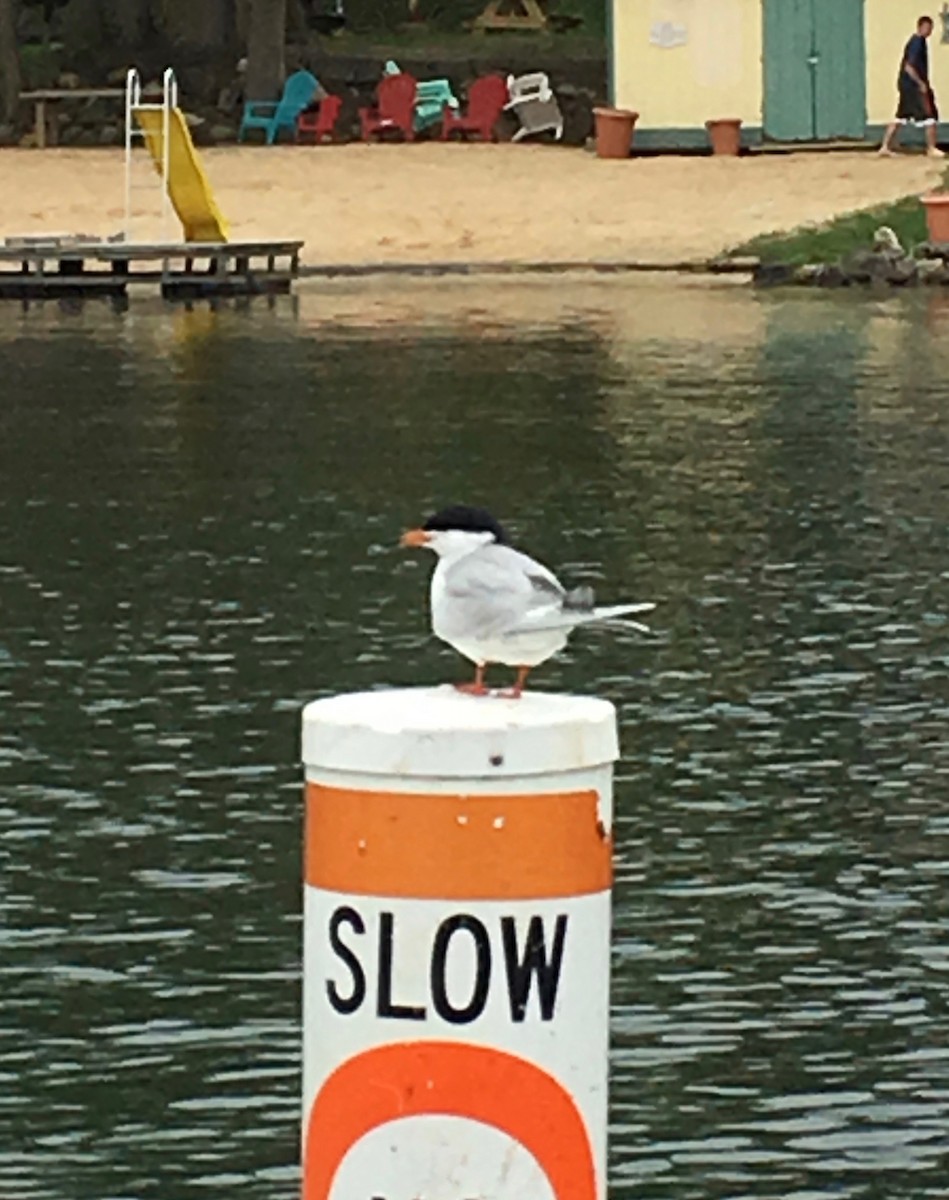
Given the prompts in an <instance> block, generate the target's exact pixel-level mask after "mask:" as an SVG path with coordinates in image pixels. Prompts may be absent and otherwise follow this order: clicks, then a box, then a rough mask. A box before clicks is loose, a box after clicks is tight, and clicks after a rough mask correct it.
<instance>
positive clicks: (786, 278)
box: [752, 263, 794, 287]
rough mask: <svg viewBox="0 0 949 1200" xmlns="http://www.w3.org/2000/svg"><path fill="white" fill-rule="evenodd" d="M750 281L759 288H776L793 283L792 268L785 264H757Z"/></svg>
mask: <svg viewBox="0 0 949 1200" xmlns="http://www.w3.org/2000/svg"><path fill="white" fill-rule="evenodd" d="M752 280H753V282H755V283H756V284H758V286H759V287H777V286H779V285H780V284H782V283H793V282H794V268H793V267H791V266H788V264H787V263H758V265H757V267H755V270H754V274H753V275H752Z"/></svg>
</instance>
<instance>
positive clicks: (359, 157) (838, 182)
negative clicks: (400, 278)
mask: <svg viewBox="0 0 949 1200" xmlns="http://www.w3.org/2000/svg"><path fill="white" fill-rule="evenodd" d="M201 157H202V161H203V163H204V166H205V169H206V171H207V174H208V176H209V177H210V179H211V183H212V185H213V187H214V191H215V194H216V198H217V201H218V204H219V206H220V207H221V209H222V210H223V212H224V214H225V216H226V217H227V219H228V220H229V222H230V226H231V236H232V238H233V239H235V240H238V239H253V238H263V237H273V238H302V239H304V240H305V242H306V249H305V252H304V260H305V262H306V263H308V264H312V265H319V264H343V263H352V264H368V263H394V262H412V263H421V262H499V261H515V262H525V261H532V262H533V261H552V260H556V261H565V260H573V261H621V262H625V261H647V262H654V263H672V262H678V261H699V260H703V259H706V258H709V257H711V256H713V255H715V254H718V253H720V252H722V251H723V250H726V249H727V248H729V247H731V246H733V245H735V244H736V243H738V242H740V241H742V240H743V239H745V238H747V237H750V236H752V235H754V234H758V233H763V232H767V231H771V230H777V229H787V228H790V227H792V226H795V225H798V224H801V223H804V222H813V221H822V220H826V219H827V218H829V217H832V216H834V215H836V214H838V213H842V212H846V211H848V210H851V209H854V208H859V207H862V206H864V205H867V204H875V203H882V202H884V201H888V200H893V199H896V198H898V197H899V196H902V195H905V194H907V193H912V192H923V191H925V190H926V189H927V188H929V187H931V186H932V185H933V184H934V183H935V182H936V181H937V179H938V178H939V175H940V168H939V165H938V164H933V163H932V162H930V161H927V160H926V159H925V158H924V157H922V156H919V155H907V156H901V157H898V158H895V159H890V160H882V159H880V158H878V157H877V156H876V155H875V154H871V153H867V152H854V153H849V152H848V153H828V154H814V153H808V154H794V155H761V156H757V157H749V158H742V159H714V158H699V157H694V158H690V157H673V156H666V157H661V158H641V159H631V160H629V161H623V162H617V161H602V160H599V159H597V158H596V157H595V156H594V155H592V154H590V153H587V152H585V151H582V150H567V149H564V148H561V147H556V146H541V145H530V146H514V145H500V146H490V145H489V146H485V145H439V144H430V143H423V144H421V145H415V146H403V145H383V146H365V145H346V146H326V147H296V146H287V147H276V148H265V147H256V146H249V147H226V148H217V149H212V150H207V151H204V152H203V153H202V156H201ZM123 161H124V160H123V156H122V153H121V151H117V150H112V149H109V150H74V149H62V150H60V149H56V150H45V151H36V150H16V149H14V150H0V237H3V236H8V235H10V234H25V233H41V232H50V233H88V234H96V235H108V234H114V233H116V232H117V231H118V230H120V229H121V227H122V223H123V214H124V207H123V206H124V190H123V189H124V167H123ZM152 178H153V177H152ZM149 179H150V168H149V166H148V164H147V163H146V162H144V161H142V162H141V163H140V164H139V166H138V167H137V172H136V181H137V182H138V183H139V184H147V183H148V181H149ZM134 198H135V208H136V211H137V214H138V216H137V219H136V222H135V227H134V230H133V234H134V236H135V237H136V239H141V240H157V239H160V238H161V237H162V228H161V224H160V221H159V219H158V211H159V210H158V199H159V195H158V189H157V187H153V188H151V189H149V188H147V187H145V188H139V189H137V190H136V191H135V193H134ZM169 233H170V235H171V236H173V237H178V236H180V234H179V230H178V226H177V223H175V224H174V225H172V227H171V229H170V230H169Z"/></svg>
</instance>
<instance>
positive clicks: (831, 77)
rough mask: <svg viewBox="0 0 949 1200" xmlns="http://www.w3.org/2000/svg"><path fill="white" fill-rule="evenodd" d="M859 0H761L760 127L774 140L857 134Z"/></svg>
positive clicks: (862, 109)
mask: <svg viewBox="0 0 949 1200" xmlns="http://www.w3.org/2000/svg"><path fill="white" fill-rule="evenodd" d="M863 4H864V0H763V6H764V61H763V67H764V132H765V136H766V137H768V138H772V139H773V140H774V141H778V142H802V141H814V140H826V139H832V138H862V137H863V135H864V131H865V128H866V120H867V113H866V108H867V106H866V84H867V69H866V49H865V43H864V32H863V30H864V24H863Z"/></svg>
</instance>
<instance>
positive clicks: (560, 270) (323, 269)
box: [299, 258, 758, 279]
mask: <svg viewBox="0 0 949 1200" xmlns="http://www.w3.org/2000/svg"><path fill="white" fill-rule="evenodd" d="M757 266H758V260H757V259H756V258H716V259H704V260H698V261H696V260H687V261H680V262H646V261H636V260H634V261H619V262H617V261H606V262H604V261H599V260H598V261H585V260H582V259H581V260H571V259H568V260H565V261H562V262H556V261H554V262H510V261H500V262H460V263H456V262H432V263H406V262H392V263H327V264H324V265H321V266H316V265H305V264H301V266H300V271H299V278H300V279H362V278H364V277H366V276H369V275H403V276H420V277H434V278H438V277H445V276H451V275H456V276H476V275H565V274H570V273H574V272H581V271H585V272H592V273H594V274H598V275H621V274H657V273H662V274H667V275H751V274H752V273H753V272H754V270H755V269H756V267H757Z"/></svg>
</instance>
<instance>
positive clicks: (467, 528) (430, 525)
mask: <svg viewBox="0 0 949 1200" xmlns="http://www.w3.org/2000/svg"><path fill="white" fill-rule="evenodd" d="M422 528H423V529H427V530H430V531H435V530H438V531H442V530H446V529H458V530H460V531H461V532H462V533H490V534H492V535H493V536H494V540H495V541H496V542H501V543H502V544H503V543H505V542H506V541H507V534H506V533H505V532H504V527H503V526H502V525H501V523H500V521H497V520H495V518H494V517H492V516H491V514H490V513H489V512H488V510H487V509H486V508H472V506H471V505H470V504H450V505H449V506H448V508H442V509H439V511H438V512H437V513H433V514H432V515H431V516H430V517H429V518H428V520H427V521H426V522H425V523H424V524H423V525H422Z"/></svg>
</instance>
